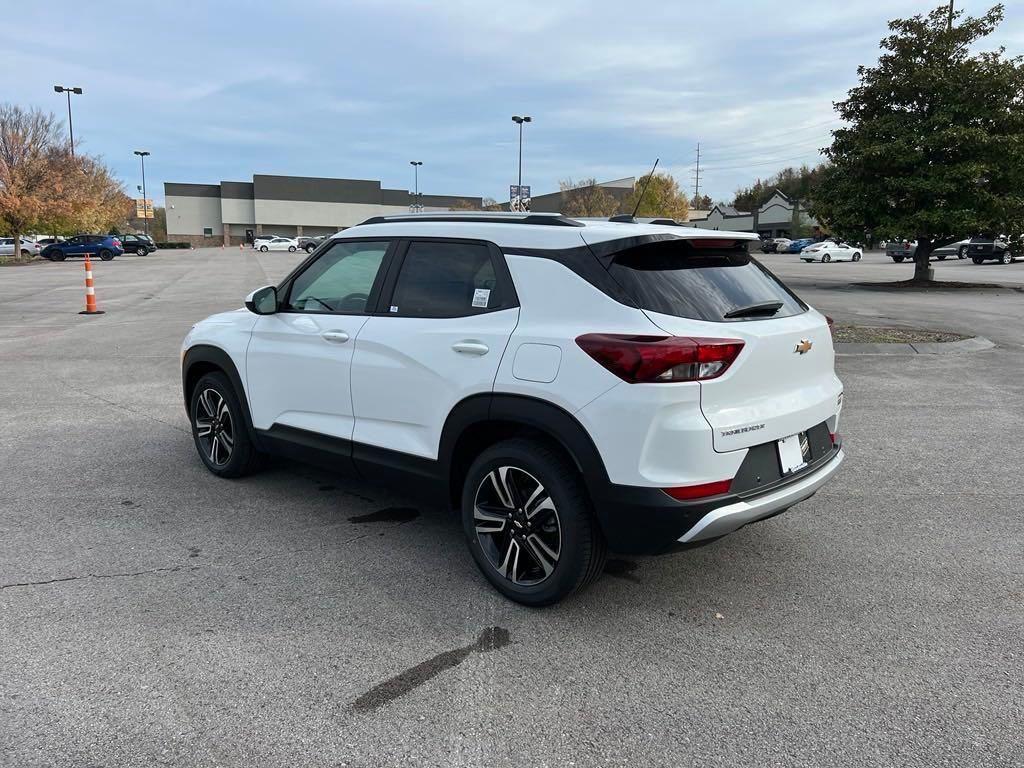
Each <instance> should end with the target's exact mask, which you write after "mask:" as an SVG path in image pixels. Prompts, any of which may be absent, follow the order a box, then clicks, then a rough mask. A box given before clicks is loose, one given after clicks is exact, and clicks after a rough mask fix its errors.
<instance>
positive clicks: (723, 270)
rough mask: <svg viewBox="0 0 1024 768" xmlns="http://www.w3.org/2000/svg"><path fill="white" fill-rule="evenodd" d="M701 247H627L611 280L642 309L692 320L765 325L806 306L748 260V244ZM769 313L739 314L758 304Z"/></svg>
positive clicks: (677, 243) (682, 243) (679, 243)
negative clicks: (773, 306)
mask: <svg viewBox="0 0 1024 768" xmlns="http://www.w3.org/2000/svg"><path fill="white" fill-rule="evenodd" d="M723 245H724V246H725V247H714V248H699V247H694V246H693V245H692V244H691V243H690V242H688V241H687V240H682V239H673V240H663V241H660V242H654V243H645V244H643V245H639V246H636V247H634V248H629V249H627V250H624V251H621V252H619V253H617V254H616V255H615V258H614V260H613V261H612V263H611V266H610V267H609V272H610V273H611V276H612V277H613V278H614V279H615V280H616V282H618V283H619V284H620V285H621V286H622V287H623V288H624V289H625V291H626V292H627V293H628V294H629V295H630V296H631V297H632V298H633V300H634V301H636V302H637V304H639V305H640V307H641V308H643V309H647V310H650V311H652V312H660V313H662V314H666V315H675V316H676V317H686V318H690V319H693V320H710V321H713V322H721V321H726V320H732V319H735V320H743V321H748V320H765V319H770V318H778V317H789V316H791V315H798V314H800V313H802V312H805V311H806V310H807V305H806V304H804V303H803V302H802V301H800V299H798V298H797V297H796V295H795V294H794V293H792V292H791V291H790V290H789V289H788V288H786V286H784V285H783V284H782V283H781V282H780V281H779V279H778V278H777V277H775V275H773V274H772V273H771V272H769V271H768V270H767V269H765V268H764V267H763V266H761V264H760V263H758V262H757V261H755V260H754V259H753V258H751V256H750V253H749V252H748V250H747V248H748V243H747V241H740V242H738V243H737V244H736V245H732V244H731V243H723ZM763 303H768V304H771V303H779V304H780V306H779V307H778V309H777V310H775V311H774V312H772V311H771V309H770V308H769V309H767V310H763V311H757V312H753V313H740V314H739V315H738V316H736V317H734V318H729V317H726V315H727V314H729V313H736V311H737V310H742V309H743V308H750V307H753V306H754V305H757V304H763Z"/></svg>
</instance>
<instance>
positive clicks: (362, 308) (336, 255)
mask: <svg viewBox="0 0 1024 768" xmlns="http://www.w3.org/2000/svg"><path fill="white" fill-rule="evenodd" d="M388 245H389V243H388V242H387V241H375V242H352V243H347V242H345V241H343V240H340V241H338V242H337V243H335V244H334V246H332V247H331V249H330V250H328V251H325V252H324V253H322V254H321V255H320V256H319V258H317V260H316V261H314V262H313V263H312V264H310V265H309V266H308V267H306V269H305V270H304V271H303V272H302V273H301V274H299V276H298V277H296V278H295V280H294V281H293V282H292V287H291V290H290V291H289V292H288V301H287V303H286V305H285V307H284V308H285V309H290V310H292V311H294V312H344V313H347V314H360V313H363V312H366V302H367V300H368V299H369V298H370V292H371V291H372V290H373V283H374V280H376V278H377V272H379V271H380V265H381V262H382V261H383V260H384V254H386V253H387V251H388Z"/></svg>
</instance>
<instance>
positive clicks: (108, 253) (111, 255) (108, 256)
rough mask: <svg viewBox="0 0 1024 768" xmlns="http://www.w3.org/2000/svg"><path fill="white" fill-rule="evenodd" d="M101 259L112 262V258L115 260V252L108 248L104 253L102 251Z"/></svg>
mask: <svg viewBox="0 0 1024 768" xmlns="http://www.w3.org/2000/svg"><path fill="white" fill-rule="evenodd" d="M100 258H101V259H102V260H103V261H110V260H111V259H112V258H114V252H113V251H111V250H109V249H107V248H104V249H103V250H102V251H100Z"/></svg>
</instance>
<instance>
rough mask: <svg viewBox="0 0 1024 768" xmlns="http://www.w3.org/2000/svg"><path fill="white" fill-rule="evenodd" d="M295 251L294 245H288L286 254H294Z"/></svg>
mask: <svg viewBox="0 0 1024 768" xmlns="http://www.w3.org/2000/svg"><path fill="white" fill-rule="evenodd" d="M295 250H296V248H295V246H294V245H289V246H288V253H295Z"/></svg>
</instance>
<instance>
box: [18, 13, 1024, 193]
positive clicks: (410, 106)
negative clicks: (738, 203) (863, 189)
mask: <svg viewBox="0 0 1024 768" xmlns="http://www.w3.org/2000/svg"><path fill="white" fill-rule="evenodd" d="M3 3H4V5H8V4H9V6H8V9H7V11H6V12H5V14H4V18H5V21H6V22H7V24H5V28H6V29H7V30H8V32H9V33H8V34H6V35H4V42H3V45H0V101H8V102H13V103H15V104H19V105H21V106H25V107H30V106H34V107H40V108H42V109H46V110H52V111H53V112H55V113H56V114H57V115H58V116H59V117H60V118H61V119H62V120H64V119H66V112H67V102H66V101H65V100H64V99H65V97H64V96H62V95H59V94H56V93H54V92H53V86H54V84H61V85H66V86H80V87H82V88H83V89H84V91H85V92H84V94H83V95H81V96H73V97H72V99H73V103H72V107H73V110H74V112H73V116H74V128H75V138H76V141H77V142H78V144H79V146H80V148H81V150H82V151H85V152H89V153H90V154H96V155H100V156H102V157H103V159H104V160H105V161H106V163H107V164H108V165H109V166H110V167H111V168H112V169H113V170H114V171H115V173H116V174H117V175H118V176H119V178H121V179H122V180H123V181H124V183H125V188H126V190H127V191H129V193H130V194H132V195H133V196H134V195H135V187H136V185H137V184H140V183H141V176H140V168H139V158H138V157H136V156H134V155H133V154H132V153H133V150H136V149H144V150H148V151H149V152H151V153H152V154H151V156H150V157H148V158H147V163H146V182H147V191H148V193H149V196H150V197H154V198H156V199H157V200H158V202H159V201H161V200H162V198H163V183H164V182H166V181H171V182H195V183H217V182H219V181H221V180H230V181H249V180H251V178H252V175H253V174H284V175H300V176H324V177H344V178H361V179H380V180H381V182H382V183H383V185H384V186H385V187H391V188H400V189H405V188H411V187H412V186H413V173H412V167H411V166H410V165H409V161H410V160H419V161H422V162H423V166H422V167H421V168H420V191H421V192H426V193H428V194H449V195H474V196H475V195H481V196H487V197H493V198H495V199H498V200H507V199H508V185H509V184H514V183H516V176H517V149H518V128H517V126H516V125H515V124H514V123H513V122H512V119H511V118H512V115H514V114H519V115H522V114H528V115H530V116H531V117H532V118H533V122H532V123H530V124H529V125H527V126H525V133H524V146H523V183H524V184H530V185H531V186H532V188H533V194H535V195H536V194H542V193H544V192H550V191H554V190H557V189H558V184H559V181H561V180H566V179H573V180H579V179H585V178H590V177H593V178H596V179H597V180H599V181H603V180H611V179H616V178H621V177H624V176H640V175H641V174H643V173H646V172H647V170H648V169H649V168H650V166H651V164H652V163H653V162H654V159H655V158H660V159H661V162H660V165H659V168H660V169H663V170H667V171H669V172H671V173H672V174H673V175H674V176H675V177H676V179H677V180H678V181H679V182H680V184H681V185H683V186H684V187H685V188H686V189H687V190H688V191H689V192H690V193H691V194H692V192H693V170H694V167H695V160H696V148H697V145H698V143H699V144H700V147H701V187H700V188H701V192H702V193H707V194H710V195H711V196H712V197H713V198H715V199H716V200H724V201H730V200H731V199H732V195H733V193H734V192H735V190H736V189H738V188H739V187H742V186H746V185H748V184H750V183H751V182H753V181H754V180H755V179H756V178H757V177H767V176H769V175H770V174H772V173H773V172H775V171H777V170H779V169H780V168H783V167H785V166H787V165H799V164H800V163H803V162H807V163H814V162H815V161H816V160H818V159H819V155H818V150H819V149H820V148H821V147H823V146H827V145H828V144H829V143H830V131H831V130H833V129H835V128H836V127H838V125H839V124H840V122H839V120H838V119H837V118H836V115H835V112H834V110H833V107H832V104H833V102H834V101H837V100H840V99H842V98H843V97H844V95H845V93H846V91H847V90H848V89H849V88H850V87H851V86H853V85H854V84H855V83H856V69H857V66H858V65H859V64H866V65H871V64H873V63H874V62H875V61H876V60H877V57H878V41H879V40H880V39H881V37H883V36H884V35H885V34H886V31H887V28H886V24H887V21H888V20H889V19H890V18H896V17H905V16H911V15H914V14H916V13H925V12H927V11H928V10H930V9H931V8H932V7H934V5H933V3H934V4H938V0H920V1H919V2H910V1H908V0H888V2H886V3H885V4H881V3H876V2H867V1H861V0H853V1H851V0H841V1H835V0H817V1H816V2H803V1H801V0H785V1H783V0H775V1H774V2H767V1H761V0H748V1H745V2H737V1H733V2H728V1H726V2H721V1H720V2H714V3H696V2H688V3H686V2H679V1H678V0H676V1H675V2H666V1H662V2H645V1H644V0H633V2H629V3H623V2H621V1H619V2H614V3H612V2H605V0H543V1H541V2H534V1H533V0H504V1H502V2H483V1H482V0H434V2H417V1H414V0H289V1H288V2H280V1H277V2H269V1H267V0H247V1H246V2H234V1H230V2H229V1H226V0H225V1H223V2H222V1H218V0H208V2H196V1H194V0H157V2H138V0H135V1H134V2H114V1H113V0H109V1H108V0H89V2H83V0H36V1H35V2H32V1H31V0H29V1H27V2H26V1H24V0H22V1H21V2H16V0H3ZM988 6H989V3H984V2H974V1H973V0H972V1H970V2H967V1H966V0H957V7H958V8H962V9H965V10H967V11H968V12H974V13H980V12H982V11H984V10H985V9H986V8H987V7H988ZM1006 6H1007V8H1006V21H1005V22H1004V23H1003V25H1002V26H1001V27H1000V28H999V29H998V30H997V31H996V33H995V34H994V35H993V36H992V37H990V38H989V43H990V44H989V45H988V46H986V47H996V46H998V45H1004V46H1006V48H1007V51H1008V53H1011V54H1020V53H1024V1H1022V0H1011V2H1008V3H1006ZM11 30H18V31H19V32H18V34H10V31H11Z"/></svg>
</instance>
